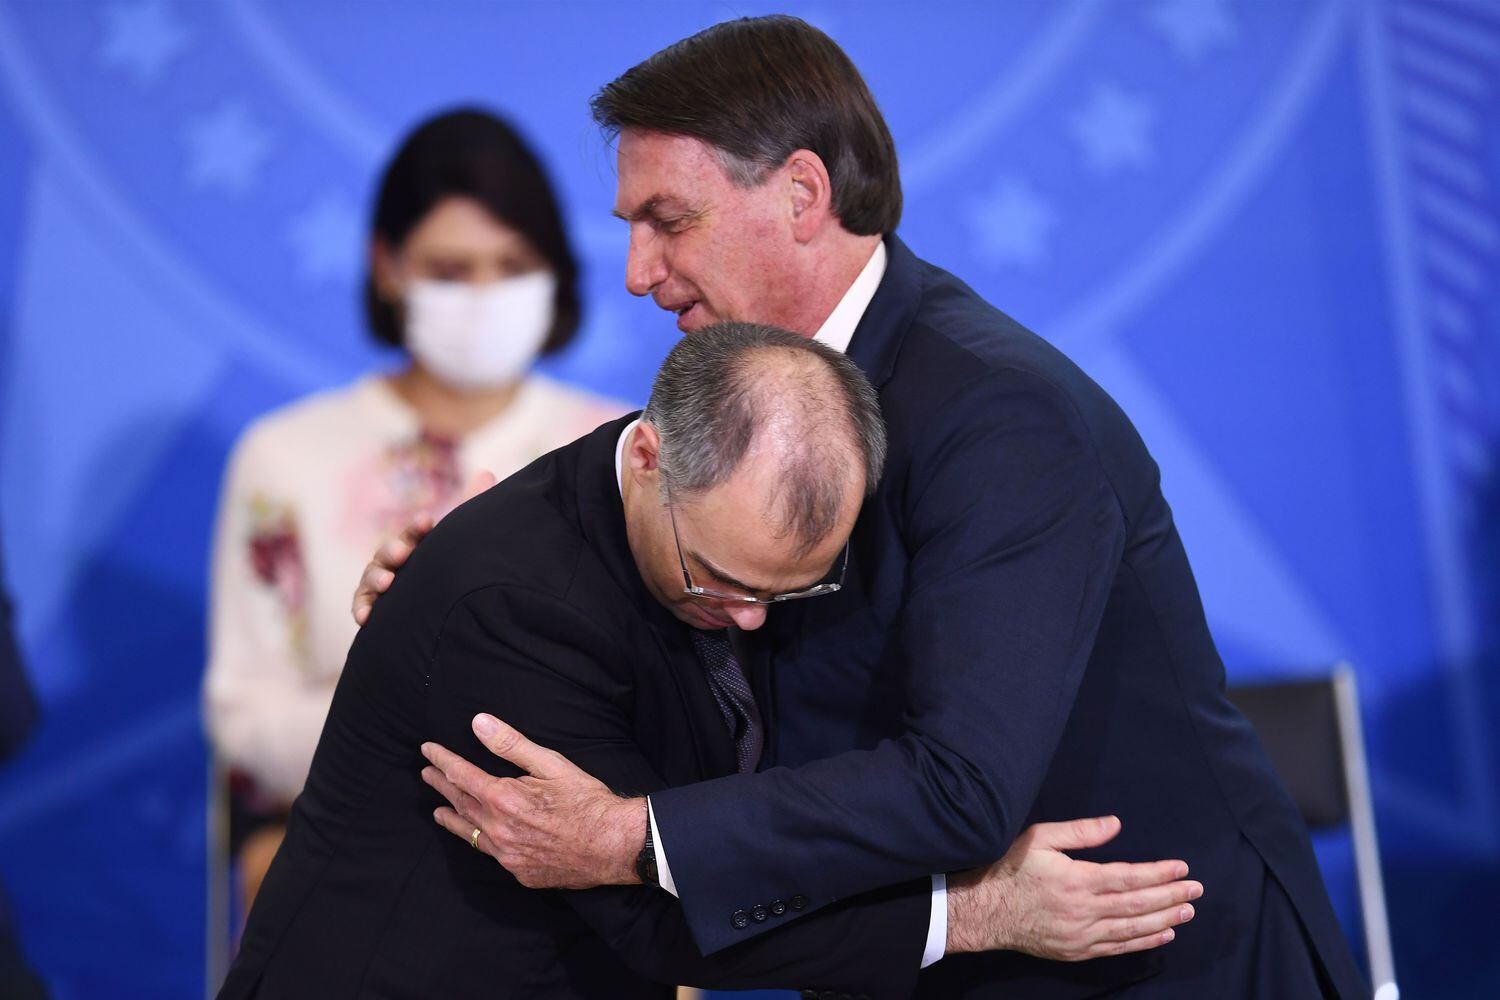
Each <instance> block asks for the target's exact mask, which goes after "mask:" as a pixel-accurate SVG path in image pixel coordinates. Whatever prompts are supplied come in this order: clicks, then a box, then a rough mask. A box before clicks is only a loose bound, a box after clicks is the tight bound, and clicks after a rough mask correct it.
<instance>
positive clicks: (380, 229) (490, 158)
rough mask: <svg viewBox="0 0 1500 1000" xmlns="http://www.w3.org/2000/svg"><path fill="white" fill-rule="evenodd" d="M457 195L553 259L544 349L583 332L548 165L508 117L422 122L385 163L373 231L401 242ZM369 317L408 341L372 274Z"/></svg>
mask: <svg viewBox="0 0 1500 1000" xmlns="http://www.w3.org/2000/svg"><path fill="white" fill-rule="evenodd" d="M450 197H465V198H473V199H474V200H475V201H477V202H479V203H480V204H481V205H483V206H484V207H485V208H486V209H487V210H488V211H489V213H490V214H491V215H492V216H494V217H495V219H496V221H498V222H501V223H503V224H505V225H507V226H509V227H511V228H512V229H514V230H516V231H517V232H519V233H520V234H521V235H522V236H525V237H526V238H527V239H528V240H530V241H531V245H532V246H534V247H536V249H537V251H538V252H539V253H540V254H541V255H542V257H543V258H545V259H546V261H547V263H548V265H549V266H550V267H551V268H552V271H553V273H554V274H555V275H556V276H557V298H556V300H555V302H554V306H555V315H554V318H553V321H552V330H551V332H549V333H548V335H547V340H546V341H545V342H544V343H543V345H542V353H543V354H551V353H553V352H554V351H559V350H561V349H562V348H564V347H566V346H567V345H568V343H569V342H570V341H571V340H572V339H573V336H574V334H575V333H577V332H578V321H579V318H580V313H581V309H580V306H579V301H578V263H577V261H576V260H575V259H574V257H573V249H572V247H571V246H569V244H568V234H567V231H566V230H565V229H564V228H563V223H562V215H561V213H560V212H559V211H558V208H557V198H556V196H555V195H554V194H553V192H552V185H551V183H550V182H549V181H548V180H547V174H546V171H544V170H543V169H542V164H541V162H540V161H539V160H538V159H537V158H536V155H535V154H533V153H532V152H531V149H530V148H529V147H528V146H527V145H526V142H525V141H524V140H523V139H522V138H521V136H520V135H519V134H518V133H517V132H516V130H515V129H514V128H512V127H511V125H510V124H509V123H508V122H506V121H505V120H504V119H503V118H501V117H499V116H498V115H495V114H492V113H490V112H488V111H484V110H481V109H477V108H460V109H457V110H454V111H449V112H446V113H444V114H441V115H438V116H437V117H435V118H430V119H428V120H427V121H425V122H423V123H422V124H421V125H419V126H417V128H416V129H415V130H414V131H413V132H412V133H411V134H410V135H409V136H407V137H406V141H405V142H403V143H402V144H401V148H400V149H398V150H397V151H396V155H395V156H394V157H393V158H392V159H391V162H390V165H389V166H387V167H386V168H385V175H384V176H383V177H382V178H381V181H380V193H379V194H378V195H377V197H376V199H375V217H374V219H373V221H372V223H371V227H370V228H371V235H372V237H378V238H379V239H382V240H384V241H385V243H386V244H387V245H388V246H390V247H391V248H392V249H398V248H399V247H400V246H401V244H403V243H404V242H406V238H407V237H408V236H410V235H411V232H412V230H413V229H415V228H416V227H417V226H418V224H420V223H421V221H422V219H424V218H425V217H426V216H427V213H428V212H430V211H432V209H433V208H434V207H435V206H436V205H437V204H438V202H440V201H442V200H443V199H444V198H450ZM365 316H366V318H367V319H368V320H369V324H370V331H371V332H372V333H373V334H374V335H375V339H376V340H378V341H380V342H381V343H384V344H392V345H394V346H397V347H400V346H401V345H402V342H403V340H404V336H405V330H404V324H403V321H402V315H401V306H400V304H399V303H396V302H390V301H388V300H387V299H385V298H383V297H382V296H381V295H380V292H379V290H378V289H377V288H376V287H375V277H374V275H373V274H367V275H366V276H365Z"/></svg>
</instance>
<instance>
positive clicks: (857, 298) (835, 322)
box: [813, 240, 886, 354]
mask: <svg viewBox="0 0 1500 1000" xmlns="http://www.w3.org/2000/svg"><path fill="white" fill-rule="evenodd" d="M885 258H886V254H885V240H881V241H880V242H879V243H877V244H875V252H874V253H872V254H870V259H869V260H868V261H866V262H865V266H864V269H863V270H861V271H860V272H859V277H857V278H855V279H854V284H852V285H850V286H849V290H848V291H847V292H845V293H844V297H843V298H842V299H839V304H838V305H836V306H834V308H833V312H831V313H829V314H828V318H827V319H826V320H824V321H823V325H822V326H821V327H819V328H818V332H817V335H816V336H814V337H813V340H816V341H817V342H818V343H820V344H824V345H826V346H828V347H831V348H833V349H834V350H835V351H838V352H839V353H840V354H847V353H848V351H849V341H850V340H852V339H854V328H855V327H857V326H859V321H860V319H862V318H863V317H864V314H865V310H866V309H868V308H869V307H870V300H871V299H873V298H874V297H875V290H876V289H877V288H879V287H880V279H881V278H883V277H885Z"/></svg>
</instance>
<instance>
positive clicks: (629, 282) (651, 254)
mask: <svg viewBox="0 0 1500 1000" xmlns="http://www.w3.org/2000/svg"><path fill="white" fill-rule="evenodd" d="M654 235H655V234H653V233H652V232H651V229H650V227H649V226H646V225H644V224H642V223H633V224H632V225H631V227H630V247H629V249H628V250H627V251H626V253H625V290H626V291H628V292H630V294H631V295H636V296H640V295H650V294H651V289H653V288H655V287H656V286H657V285H659V284H661V283H662V282H663V281H665V280H667V269H666V266H665V263H664V262H663V260H662V256H661V251H660V250H659V249H658V248H657V247H656V245H655V240H654V239H653V238H652V237H653V236H654Z"/></svg>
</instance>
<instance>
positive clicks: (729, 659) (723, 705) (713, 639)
mask: <svg viewBox="0 0 1500 1000" xmlns="http://www.w3.org/2000/svg"><path fill="white" fill-rule="evenodd" d="M692 633H693V645H694V646H695V647H697V650H698V658H699V659H700V660H702V661H703V667H704V669H705V670H706V671H708V689H709V690H710V691H712V692H713V693H714V701H716V702H718V703H719V711H720V713H722V714H723V716H724V725H726V726H728V727H729V735H730V737H731V738H732V739H733V740H734V751H735V756H736V758H737V759H738V762H739V768H740V772H741V773H742V774H743V773H745V772H747V771H753V770H755V765H756V763H757V762H758V761H759V760H760V751H761V747H762V745H763V744H764V743H765V727H764V725H763V724H762V723H761V721H760V709H758V708H756V706H755V696H754V695H753V694H751V693H750V682H749V680H748V679H746V677H745V671H744V670H743V669H742V668H741V667H740V664H739V661H738V660H736V659H735V658H734V651H733V650H732V649H730V648H729V633H728V632H702V631H699V630H698V629H692Z"/></svg>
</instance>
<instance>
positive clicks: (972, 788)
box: [651, 371, 1125, 953]
mask: <svg viewBox="0 0 1500 1000" xmlns="http://www.w3.org/2000/svg"><path fill="white" fill-rule="evenodd" d="M929 413H930V414H931V416H930V417H929V424H930V426H929V427H928V428H927V429H926V430H925V431H924V432H923V433H920V434H919V436H918V438H917V440H916V443H915V447H914V455H915V458H914V459H913V461H912V462H911V464H910V471H909V474H908V475H907V479H906V480H905V481H904V482H901V483H897V484H895V489H894V490H891V489H890V486H889V485H888V487H887V490H886V491H883V492H885V493H887V494H890V495H893V496H894V497H895V498H896V500H895V502H897V503H899V504H900V505H901V509H900V511H899V520H900V522H901V525H902V528H903V539H902V540H903V542H904V543H905V546H906V548H907V552H908V557H909V563H908V567H907V570H908V575H907V582H906V589H905V592H904V600H903V602H902V606H901V608H900V610H899V612H898V614H897V617H896V619H895V621H894V622H893V624H892V626H891V632H890V636H891V640H890V642H888V643H887V646H886V654H885V655H886V656H888V657H895V658H896V661H895V666H896V669H894V670H892V671H891V672H890V675H891V676H900V677H903V678H904V679H905V681H904V683H905V690H904V696H905V705H906V732H905V733H904V735H902V736H901V737H900V738H898V739H894V740H887V741H883V742H881V743H879V744H877V745H876V746H875V747H874V748H873V749H870V750H862V751H852V752H849V753H844V754H841V755H838V756H835V757H831V758H828V759H825V760H821V761H816V762H813V763H810V764H807V765H805V766H802V767H799V768H796V769H789V768H773V769H770V770H767V771H764V772H761V773H759V774H747V775H734V776H731V777H728V778H723V779H718V780H716V781H712V782H705V783H701V784H697V785H692V786H689V787H687V788H680V789H672V790H669V791H666V792H662V793H660V794H657V795H653V796H652V798H651V801H652V806H653V809H654V810H655V814H656V819H657V824H658V828H659V830H660V832H661V840H662V843H663V844H664V845H666V850H667V852H668V854H669V855H670V858H671V864H672V872H673V878H674V880H675V882H676V885H677V890H678V893H679V895H680V897H681V899H682V902H683V905H684V907H685V910H686V912H687V915H688V919H689V921H690V924H691V926H692V929H693V931H694V935H695V937H696V939H697V941H698V943H699V944H700V945H701V946H702V947H703V949H704V950H705V951H706V952H710V953H712V952H713V951H714V950H715V949H717V948H721V947H725V946H728V945H731V944H733V943H735V942H736V941H738V940H742V939H743V938H744V937H745V936H746V935H747V934H754V933H756V931H757V930H759V929H758V928H754V927H752V928H749V929H747V931H746V932H743V933H736V932H734V931H732V930H731V929H730V928H729V927H728V924H727V921H726V919H725V916H726V914H727V913H728V912H729V911H731V910H732V909H734V908H735V907H736V906H737V905H742V903H741V901H742V900H744V899H745V898H747V895H748V894H750V893H752V892H759V893H764V892H772V893H775V894H782V893H787V894H790V893H798V894H801V895H803V896H805V897H806V898H807V899H808V900H809V902H810V904H811V905H810V906H809V907H808V909H807V910H805V911H804V914H806V913H810V912H813V911H815V910H816V908H817V907H818V906H819V905H822V904H824V903H826V902H828V901H831V900H835V899H839V898H843V897H846V896H849V895H852V894H855V893H859V892H862V891H865V890H868V889H870V888H872V887H875V886H880V885H888V884H892V883H895V882H898V881H901V880H904V879H910V878H913V877H916V876H919V875H921V874H923V873H925V872H944V871H954V870H958V869H962V868H967V867H972V866H974V865H978V864H982V863H987V862H989V861H992V860H994V859H995V858H997V857H999V856H1000V855H1001V854H1003V853H1004V852H1005V850H1006V849H1007V847H1008V846H1009V845H1010V843H1011V841H1012V840H1014V839H1015V837H1016V835H1017V834H1018V833H1019V832H1020V830H1021V828H1022V826H1023V824H1024V822H1025V819H1026V817H1027V815H1028V814H1029V812H1030V809H1031V806H1032V803H1033V801H1034V800H1035V798H1036V795H1037V792H1038V789H1039V788H1040V786H1041V783H1042V779H1043V777H1044V775H1045V773H1046V770H1047V767H1048V764H1049V762H1050V760H1051V758H1052V754H1053V751H1054V750H1055V748H1056V746H1057V742H1058V739H1059V737H1060V735H1061V733H1062V730H1063V727H1064V725H1065V723H1066V721H1067V719H1068V715H1069V712H1070V710H1071V707H1072V703H1073V700H1074V697H1075V695H1076V693H1077V690H1078V687H1079V684H1080V683H1081V680H1082V676H1083V671H1084V667H1085V665H1086V663H1087V661H1088V658H1089V654H1090V651H1091V648H1092V646H1093V642H1094V637H1095V635H1096V634H1097V631H1098V628H1099V624H1100V620H1101V618H1102V616H1103V611H1104V606H1105V602H1106V599H1107V597H1108V590H1109V587H1110V581H1111V580H1112V578H1113V576H1114V573H1115V569H1116V567H1117V566H1118V563H1119V559H1120V556H1121V552H1122V550H1123V545H1124V535H1125V526H1124V520H1123V515H1122V512H1121V510H1120V508H1119V504H1118V502H1117V500H1116V498H1115V495H1114V493H1113V491H1112V490H1111V488H1110V485H1109V483H1108V482H1107V480H1106V478H1105V476H1104V472H1103V469H1102V466H1101V464H1100V462H1099V459H1098V456H1097V455H1096V454H1095V452H1094V450H1093V446H1092V442H1091V440H1090V437H1089V435H1088V433H1087V431H1086V429H1085V428H1084V426H1083V424H1082V420H1081V417H1080V416H1079V415H1078V413H1077V412H1076V410H1075V409H1074V408H1073V405H1072V403H1071V401H1070V400H1069V399H1068V398H1067V397H1066V396H1065V395H1063V394H1062V393H1061V392H1060V391H1059V390H1057V389H1056V388H1055V387H1053V386H1052V385H1051V384H1049V383H1047V382H1045V381H1044V380H1042V379H1040V378H1038V377H1036V376H1034V375H1030V374H1028V373H1022V372H1014V371H1006V372H998V373H995V372H992V373H986V374H985V375H984V376H983V377H981V378H979V379H976V380H974V381H972V382H970V383H968V384H966V385H965V386H963V387H961V388H959V389H958V390H957V391H956V392H955V393H954V394H953V396H952V397H951V398H949V399H947V400H940V401H939V400H935V401H934V405H933V406H932V407H931V409H930V411H929Z"/></svg>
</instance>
